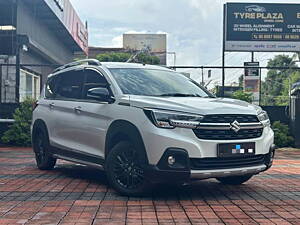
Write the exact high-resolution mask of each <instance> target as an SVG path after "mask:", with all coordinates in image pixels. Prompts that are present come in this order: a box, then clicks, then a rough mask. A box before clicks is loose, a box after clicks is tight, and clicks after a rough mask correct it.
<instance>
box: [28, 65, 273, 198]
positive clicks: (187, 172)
mask: <svg viewBox="0 0 300 225" xmlns="http://www.w3.org/2000/svg"><path fill="white" fill-rule="evenodd" d="M273 139H274V134H273V131H272V129H271V127H270V121H269V118H268V115H267V113H266V112H265V111H263V110H262V109H261V108H260V107H259V106H255V105H251V104H248V103H246V102H243V101H240V100H233V99H223V98H216V97H214V96H213V95H212V94H211V93H209V92H208V91H207V90H206V89H204V88H203V87H201V86H200V85H198V84H197V83H196V82H195V81H193V80H191V79H190V78H187V77H185V76H184V75H182V74H180V73H177V72H175V71H173V70H170V69H167V68H163V67H159V66H151V65H142V64H131V63H100V62H99V61H97V60H83V61H78V62H76V63H72V64H67V65H65V66H63V67H61V68H59V69H57V70H56V71H55V72H54V73H53V74H51V75H49V77H48V80H47V82H46V85H45V87H44V89H43V91H42V93H41V98H40V99H39V100H38V102H37V106H36V108H35V109H34V111H33V120H32V142H33V149H34V153H35V156H36V163H37V166H38V168H39V169H41V170H48V169H52V168H53V167H54V166H55V163H56V159H64V160H69V161H72V162H76V163H82V164H85V165H90V166H96V167H99V168H102V169H104V170H105V171H106V174H107V177H108V180H109V182H110V184H111V186H112V187H113V188H115V189H116V190H117V191H118V192H120V193H122V194H125V195H138V194H142V193H145V191H147V190H148V189H149V188H150V187H151V184H155V183H156V184H157V183H163V182H169V183H185V182H188V181H190V180H193V179H206V178H216V179H217V180H219V181H220V182H222V183H225V184H232V185H234V184H235V185H237V184H242V183H244V182H246V181H247V180H249V179H250V178H251V177H252V176H253V175H255V174H258V173H260V172H263V171H266V170H267V169H269V168H270V167H271V165H272V161H273V157H274V149H275V148H274V145H273Z"/></svg>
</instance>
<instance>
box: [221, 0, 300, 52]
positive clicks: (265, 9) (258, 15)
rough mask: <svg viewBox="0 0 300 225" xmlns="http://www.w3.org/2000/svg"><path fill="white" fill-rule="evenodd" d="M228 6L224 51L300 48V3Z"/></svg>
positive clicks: (296, 49) (236, 4)
mask: <svg viewBox="0 0 300 225" xmlns="http://www.w3.org/2000/svg"><path fill="white" fill-rule="evenodd" d="M225 7H226V8H225V12H226V14H225V23H226V24H225V51H255V52H263V51H275V52H276V51H285V52H296V51H300V4H272V3H227V4H226V5H225Z"/></svg>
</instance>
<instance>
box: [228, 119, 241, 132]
mask: <svg viewBox="0 0 300 225" xmlns="http://www.w3.org/2000/svg"><path fill="white" fill-rule="evenodd" d="M230 129H231V130H233V131H234V132H236V133H237V132H239V130H240V129H241V125H240V123H239V122H238V121H236V120H235V121H233V122H232V123H231V124H230Z"/></svg>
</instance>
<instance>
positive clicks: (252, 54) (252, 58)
mask: <svg viewBox="0 0 300 225" xmlns="http://www.w3.org/2000/svg"><path fill="white" fill-rule="evenodd" d="M251 62H254V52H251Z"/></svg>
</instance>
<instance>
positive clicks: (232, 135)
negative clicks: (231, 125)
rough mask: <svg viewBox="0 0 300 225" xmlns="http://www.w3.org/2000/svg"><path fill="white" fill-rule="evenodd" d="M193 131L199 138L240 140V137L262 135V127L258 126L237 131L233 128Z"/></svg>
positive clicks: (247, 137) (246, 137) (248, 137)
mask: <svg viewBox="0 0 300 225" xmlns="http://www.w3.org/2000/svg"><path fill="white" fill-rule="evenodd" d="M194 133H195V135H196V136H197V137H198V138H199V139H206V140H240V139H250V138H258V137H260V136H261V135H262V133H263V129H262V128H260V129H249V130H240V131H239V132H237V133H236V132H234V131H233V130H205V129H195V130H194Z"/></svg>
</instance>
